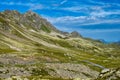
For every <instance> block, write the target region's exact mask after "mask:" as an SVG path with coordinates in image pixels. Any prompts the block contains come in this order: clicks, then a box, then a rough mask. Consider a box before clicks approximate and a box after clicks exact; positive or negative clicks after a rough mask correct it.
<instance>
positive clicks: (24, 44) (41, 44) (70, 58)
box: [0, 12, 120, 80]
mask: <svg viewBox="0 0 120 80" xmlns="http://www.w3.org/2000/svg"><path fill="white" fill-rule="evenodd" d="M14 13H15V12H14ZM11 14H12V13H10V14H7V15H6V14H5V13H4V12H3V13H1V14H0V60H1V61H0V63H1V64H3V66H1V67H0V68H1V69H2V68H4V69H5V70H3V71H1V74H2V73H4V71H6V70H7V71H9V72H5V74H6V76H4V75H3V74H2V75H1V74H0V77H1V78H6V77H9V76H21V77H22V78H24V77H27V78H28V79H31V80H32V78H36V80H37V79H39V78H49V79H51V80H62V79H64V80H67V79H74V78H83V79H87V78H92V79H94V78H96V76H94V75H98V72H100V71H101V70H102V69H104V68H117V67H120V62H119V61H120V46H118V45H112V44H103V43H101V42H99V41H95V40H92V39H85V38H82V37H77V38H72V37H68V38H66V39H65V38H60V37H57V36H58V35H59V36H61V37H62V36H63V37H67V36H65V35H64V34H61V33H60V32H56V31H57V30H54V29H53V28H51V26H50V24H48V25H47V22H44V23H38V26H37V28H35V26H36V25H37V24H34V23H33V22H31V21H33V20H34V19H33V17H35V16H34V15H31V17H32V18H30V19H27V18H26V17H22V15H21V17H19V16H18V17H19V18H18V19H17V18H15V17H14V16H10V15H11ZM5 16H8V17H5ZM22 18H23V19H25V21H26V22H27V23H26V24H28V25H27V26H26V24H24V23H23V22H21V19H22ZM32 19H33V20H32ZM41 20H42V19H41V18H40V20H39V21H41ZM39 21H38V22H39ZM34 22H37V21H34ZM41 22H42V21H41ZM30 24H31V26H30ZM40 24H41V26H39V25H40ZM33 25H35V26H33ZM46 25H47V26H46ZM6 59H7V61H4V60H6ZM63 63H64V65H62V64H63ZM68 63H69V64H70V65H72V66H71V68H69V67H68ZM49 64H51V65H53V66H52V67H50V66H51V65H49ZM59 64H61V65H59ZM58 65H59V66H61V67H62V68H59V67H58ZM70 65H69V66H70ZM77 65H78V67H77ZM80 65H84V66H81V67H79V66H80ZM85 66H86V67H85ZM8 67H10V68H9V69H8ZM48 67H49V68H48ZM53 67H54V68H53ZM11 68H17V69H18V71H17V72H16V74H13V72H12V71H13V70H12V69H11ZM74 68H76V69H77V68H82V69H85V70H88V73H87V72H86V71H83V72H80V71H79V70H78V72H77V71H76V70H75V69H74ZM20 70H23V72H24V71H25V73H24V75H23V72H19V71H20ZM57 71H59V72H60V71H61V72H62V71H63V73H66V74H68V75H70V74H72V75H74V76H72V77H70V76H64V75H61V74H59V73H58V74H57ZM64 71H66V72H64ZM89 71H91V72H94V73H92V75H91V73H90V72H89ZM8 73H10V74H8ZM55 73H56V75H55ZM69 73H70V74H69ZM75 75H78V76H79V77H78V76H76V77H75ZM63 76H64V77H63Z"/></svg>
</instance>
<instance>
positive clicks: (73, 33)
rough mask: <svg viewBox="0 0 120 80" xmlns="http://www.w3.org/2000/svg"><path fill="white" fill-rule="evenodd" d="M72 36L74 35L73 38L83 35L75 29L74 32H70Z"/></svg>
mask: <svg viewBox="0 0 120 80" xmlns="http://www.w3.org/2000/svg"><path fill="white" fill-rule="evenodd" d="M70 36H71V37H73V38H76V37H82V36H81V35H80V34H79V33H78V32H77V31H73V32H72V33H71V34H70Z"/></svg>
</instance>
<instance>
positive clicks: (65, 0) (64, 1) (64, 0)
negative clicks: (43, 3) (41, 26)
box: [60, 0, 68, 5]
mask: <svg viewBox="0 0 120 80" xmlns="http://www.w3.org/2000/svg"><path fill="white" fill-rule="evenodd" d="M67 1H68V0H63V1H62V2H61V3H60V5H62V4H64V3H66V2H67Z"/></svg>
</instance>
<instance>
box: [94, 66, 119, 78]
mask: <svg viewBox="0 0 120 80" xmlns="http://www.w3.org/2000/svg"><path fill="white" fill-rule="evenodd" d="M119 79H120V68H117V69H103V70H102V71H101V73H100V74H99V76H98V78H97V79H96V80H119Z"/></svg>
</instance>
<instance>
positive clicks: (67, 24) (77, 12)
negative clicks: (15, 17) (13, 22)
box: [0, 0, 120, 41]
mask: <svg viewBox="0 0 120 80" xmlns="http://www.w3.org/2000/svg"><path fill="white" fill-rule="evenodd" d="M6 9H10V10H18V11H20V12H21V13H24V12H26V11H28V10H32V11H34V12H37V13H38V14H40V15H41V16H43V17H45V18H46V19H47V20H48V21H50V22H51V23H52V24H53V25H54V26H55V27H57V28H58V29H60V30H62V31H67V32H71V31H78V32H80V33H81V34H82V35H83V36H84V37H90V38H94V39H104V40H106V41H118V40H120V0H0V11H4V10H6Z"/></svg>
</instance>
